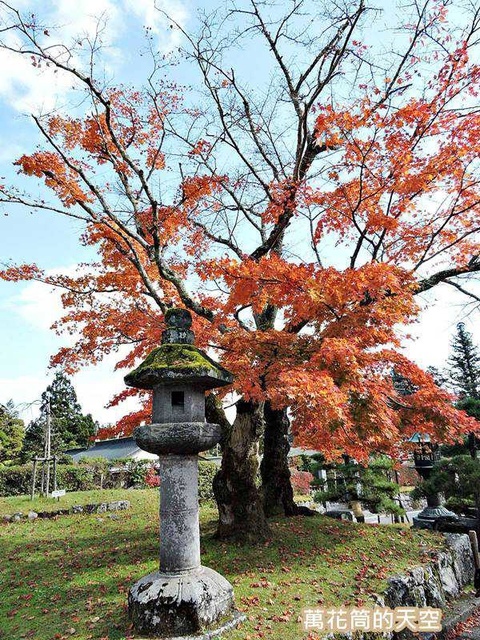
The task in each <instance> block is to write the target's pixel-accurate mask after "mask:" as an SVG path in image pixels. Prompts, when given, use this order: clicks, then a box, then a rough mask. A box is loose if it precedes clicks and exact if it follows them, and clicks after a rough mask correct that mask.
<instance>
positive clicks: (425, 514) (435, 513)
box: [413, 505, 457, 529]
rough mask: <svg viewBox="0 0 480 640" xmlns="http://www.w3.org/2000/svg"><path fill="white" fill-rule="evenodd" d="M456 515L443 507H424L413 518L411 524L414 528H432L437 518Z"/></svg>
mask: <svg viewBox="0 0 480 640" xmlns="http://www.w3.org/2000/svg"><path fill="white" fill-rule="evenodd" d="M445 517H453V518H455V517H457V516H456V514H455V513H453V512H452V511H449V510H448V509H446V508H445V507H442V506H441V505H439V506H438V507H425V509H423V511H420V513H419V514H418V515H417V516H416V517H415V518H413V526H414V528H415V529H433V527H434V525H435V520H436V519H437V518H445Z"/></svg>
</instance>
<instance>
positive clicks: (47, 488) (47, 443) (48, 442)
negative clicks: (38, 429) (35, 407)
mask: <svg viewBox="0 0 480 640" xmlns="http://www.w3.org/2000/svg"><path fill="white" fill-rule="evenodd" d="M45 410H46V414H47V424H46V433H45V461H46V463H47V469H46V481H45V495H46V496H47V498H48V494H49V493H50V453H51V439H52V438H51V435H52V434H51V428H52V427H51V411H50V394H47V402H46V406H45Z"/></svg>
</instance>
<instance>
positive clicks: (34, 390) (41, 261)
mask: <svg viewBox="0 0 480 640" xmlns="http://www.w3.org/2000/svg"><path fill="white" fill-rule="evenodd" d="M15 4H16V6H18V7H19V8H22V9H23V10H24V11H30V12H38V14H39V15H42V16H44V21H45V22H48V23H52V24H57V25H62V33H63V34H64V35H65V37H69V36H73V35H75V34H76V33H78V32H89V31H90V32H91V30H92V29H93V27H94V25H95V23H96V18H95V17H96V16H100V15H104V16H108V18H109V20H108V25H107V27H106V29H107V32H106V37H107V40H108V41H109V48H108V50H107V55H106V62H107V72H108V73H109V74H110V75H111V77H112V78H115V81H116V82H118V81H122V82H135V80H136V79H137V78H139V77H140V78H142V77H144V75H145V73H146V69H147V65H148V58H147V57H142V56H140V55H139V52H140V51H141V50H142V48H143V39H142V32H143V26H144V25H148V26H150V27H151V33H152V34H153V37H154V38H155V39H156V41H157V43H158V46H159V47H160V48H163V49H164V50H168V49H169V48H171V47H172V46H175V45H176V44H177V43H178V40H177V39H176V38H177V36H176V35H175V33H174V32H172V30H170V29H169V28H168V25H167V24H165V22H164V21H163V20H162V18H161V16H160V14H159V13H158V12H156V11H155V10H154V8H153V0H76V1H75V2H72V1H71V0H57V1H55V2H52V1H50V2H44V1H42V2H40V1H39V0H38V1H37V0H34V1H32V0H18V1H17V2H16V3H15ZM162 4H163V6H164V7H165V8H166V9H167V10H168V11H169V12H171V13H173V14H174V15H175V16H176V18H177V19H178V20H179V21H181V22H182V23H183V24H188V22H189V21H193V17H192V16H193V14H194V11H195V8H196V7H200V6H201V7H202V8H207V5H208V6H214V5H215V2H213V0H211V1H210V2H208V3H205V2H200V1H197V2H194V1H193V0H191V1H188V0H170V1H165V2H163V3H162V2H158V0H157V5H162ZM380 4H381V3H380ZM388 4H389V3H388ZM172 39H173V40H172ZM5 56H6V54H5V53H4V52H0V65H1V68H2V76H1V77H0V109H1V110H0V177H1V179H6V180H8V181H9V182H11V181H14V180H16V179H18V178H17V177H16V170H15V168H14V167H13V166H12V162H13V161H14V160H15V159H16V158H18V157H19V156H20V155H21V154H22V153H24V152H31V151H32V150H33V148H34V147H35V144H36V143H37V138H36V133H35V130H34V128H33V126H32V125H31V124H30V122H29V119H28V117H26V115H25V114H28V113H29V112H31V111H32V110H33V111H35V110H38V109H41V108H42V106H43V107H45V108H50V107H52V106H54V105H59V104H60V105H61V104H63V103H65V102H67V101H68V95H69V93H68V89H69V87H68V85H67V84H65V83H62V80H61V79H59V78H54V77H53V76H52V75H51V74H50V75H48V74H46V75H45V74H43V75H40V74H39V73H38V71H37V70H35V69H34V68H33V67H32V66H31V65H30V64H29V62H28V61H26V60H24V59H14V58H13V57H11V56H7V57H5ZM243 63H244V65H245V69H250V68H252V66H253V67H254V68H255V71H256V73H257V74H258V72H259V67H258V59H257V58H256V56H255V52H254V51H251V50H250V51H248V52H245V55H244V57H243ZM183 73H185V72H183ZM180 80H181V81H183V82H186V81H189V80H191V78H189V77H187V76H186V75H182V77H181V78H180ZM4 213H6V214H8V215H4ZM78 231H79V223H78V222H74V221H71V220H69V219H64V218H61V217H59V216H54V215H53V214H47V213H40V214H39V213H36V214H31V213H30V212H29V211H22V210H21V209H20V208H19V207H15V208H12V207H10V208H9V207H7V208H6V209H5V210H4V211H1V213H0V262H2V263H4V262H7V261H9V260H11V261H13V262H17V263H21V262H34V263H36V264H38V265H39V266H41V267H43V268H45V269H51V270H59V271H62V272H64V271H66V270H70V271H73V270H74V269H75V265H76V264H78V263H79V262H82V261H87V260H89V259H91V258H92V257H93V256H92V252H91V249H88V250H87V249H85V248H83V247H80V246H79V243H78V235H79V234H78ZM434 302H435V305H433V303H434ZM460 302H461V300H460V298H459V297H458V295H456V294H455V293H451V292H450V291H447V290H437V291H435V292H433V293H432V294H431V295H430V297H429V298H428V299H425V305H426V306H428V309H427V310H426V311H425V313H424V314H423V315H422V318H421V323H419V324H418V325H417V326H416V327H415V328H414V330H413V332H412V333H414V334H415V335H416V336H417V340H416V342H414V343H412V344H410V346H409V347H408V349H407V351H408V353H409V355H410V357H412V358H413V359H414V360H416V361H417V362H419V363H420V364H421V365H423V366H427V365H429V364H433V365H436V366H439V367H441V366H442V365H443V364H444V362H445V359H446V357H447V355H448V350H449V341H450V338H451V335H452V333H453V332H454V329H455V324H456V322H458V321H459V320H460V319H462V318H463V312H462V310H461V306H460ZM60 312H61V305H60V301H59V294H58V292H54V291H52V290H50V289H49V288H48V287H45V286H44V285H41V284H39V283H26V284H24V283H16V284H12V283H5V282H2V281H0V402H2V403H3V402H6V401H7V400H8V399H9V398H13V400H14V401H15V402H16V403H21V402H31V401H33V400H35V399H36V398H39V396H40V394H41V392H42V390H43V389H44V388H45V386H46V384H47V383H48V381H49V379H51V377H52V373H51V372H49V371H48V369H47V367H48V360H49V357H50V355H51V354H52V353H54V352H55V351H56V349H58V348H59V346H60V345H61V344H62V340H61V339H60V338H58V337H57V336H56V335H55V334H54V333H53V332H52V331H50V330H49V326H50V325H51V323H52V322H53V321H54V320H55V319H56V318H58V317H59V315H60ZM466 322H467V328H468V329H469V330H470V331H473V332H474V337H475V339H476V341H477V343H479V344H480V331H479V330H478V329H477V328H476V327H475V324H474V318H473V317H469V318H467V320H466ZM477 324H478V322H477ZM114 363H115V358H109V359H108V360H107V361H106V362H105V363H103V364H102V365H100V366H97V367H95V368H93V367H89V368H88V369H86V370H84V371H82V372H81V373H80V374H78V375H77V376H75V378H74V384H75V386H76V389H77V392H78V395H79V399H80V402H81V404H82V406H83V408H84V410H86V411H90V412H92V413H93V415H94V417H95V418H96V419H99V420H100V421H101V422H104V423H106V422H114V421H115V420H116V419H118V417H120V415H121V412H122V410H121V409H120V410H112V409H110V410H105V409H104V408H103V407H104V405H105V404H106V403H107V402H108V400H109V398H110V397H111V395H112V394H113V393H114V392H115V391H118V390H121V389H122V388H123V381H122V377H123V373H118V372H117V373H114V372H113V366H114ZM34 413H35V410H34V409H28V410H26V412H25V418H26V419H30V418H31V417H33V415H34Z"/></svg>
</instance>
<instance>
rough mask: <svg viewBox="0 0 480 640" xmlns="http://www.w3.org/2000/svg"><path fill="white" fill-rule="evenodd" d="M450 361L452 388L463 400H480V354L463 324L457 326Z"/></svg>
mask: <svg viewBox="0 0 480 640" xmlns="http://www.w3.org/2000/svg"><path fill="white" fill-rule="evenodd" d="M451 348H452V354H451V356H450V358H449V359H448V364H449V378H450V383H451V385H452V387H453V388H454V389H455V391H456V392H457V393H458V395H459V396H460V397H461V398H475V399H480V354H479V353H478V348H477V347H476V345H474V344H473V340H472V336H471V334H470V333H469V332H468V331H467V330H466V329H465V325H464V323H463V322H460V323H459V324H457V333H456V334H455V336H454V337H453V340H452V343H451Z"/></svg>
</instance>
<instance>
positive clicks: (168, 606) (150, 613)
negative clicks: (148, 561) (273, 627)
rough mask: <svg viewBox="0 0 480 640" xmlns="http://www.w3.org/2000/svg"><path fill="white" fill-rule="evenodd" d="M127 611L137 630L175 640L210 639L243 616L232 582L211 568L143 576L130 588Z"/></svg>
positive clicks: (234, 624)
mask: <svg viewBox="0 0 480 640" xmlns="http://www.w3.org/2000/svg"><path fill="white" fill-rule="evenodd" d="M128 613H129V617H130V620H131V621H132V622H133V625H134V627H135V630H136V631H137V633H139V634H143V635H144V636H145V637H148V638H170V639H172V640H183V639H184V640H187V639H188V638H189V637H191V636H195V640H201V639H202V638H204V639H205V640H207V639H208V638H213V637H215V636H218V635H220V633H222V632H223V631H227V630H228V629H231V628H232V627H233V626H236V625H237V624H239V623H240V622H241V621H242V619H243V617H242V616H240V615H239V613H238V612H237V610H236V609H235V601H234V595H233V588H232V586H231V584H230V583H229V582H228V580H226V579H225V578H224V577H223V576H221V575H220V574H219V573H217V572H216V571H213V569H209V568H208V567H199V568H198V569H196V570H195V571H192V572H190V573H185V574H171V573H160V572H159V571H155V572H154V573H151V574H149V575H148V576H144V577H143V578H141V579H140V580H139V581H138V582H137V583H136V584H134V585H133V587H132V588H131V589H130V593H129V595H128ZM202 634H203V635H202Z"/></svg>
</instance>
